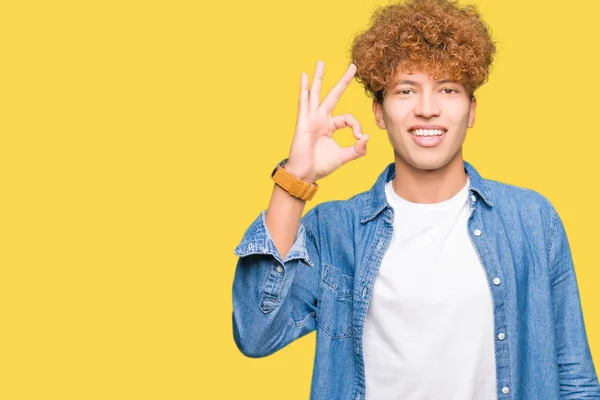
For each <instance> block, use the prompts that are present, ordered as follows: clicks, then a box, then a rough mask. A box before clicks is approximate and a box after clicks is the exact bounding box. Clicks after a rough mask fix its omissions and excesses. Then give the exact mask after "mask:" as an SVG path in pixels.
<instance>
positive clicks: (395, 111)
mask: <svg viewBox="0 0 600 400" xmlns="http://www.w3.org/2000/svg"><path fill="white" fill-rule="evenodd" d="M476 107H477V102H476V101H475V98H473V100H471V99H470V98H469V95H468V93H467V92H466V90H465V88H464V86H463V85H462V84H461V83H458V82H454V81H449V80H445V79H443V78H441V79H437V80H434V79H433V78H432V77H431V76H430V75H429V74H428V73H426V72H423V71H415V72H413V73H412V74H407V73H405V72H403V71H401V70H399V71H398V73H397V74H396V76H395V78H394V81H393V84H392V86H391V87H389V88H388V89H387V91H386V94H385V97H384V99H383V104H380V103H378V102H377V101H374V102H373V112H374V113H375V119H376V122H377V126H378V127H379V128H381V129H386V130H387V132H388V136H389V139H390V142H391V144H392V146H393V147H394V152H395V154H396V159H397V160H399V161H401V162H404V163H406V164H408V166H412V167H413V168H416V169H419V170H428V171H430V170H435V169H439V168H442V167H444V166H446V165H447V164H448V163H450V162H451V161H453V160H455V161H456V160H457V158H460V161H461V162H462V144H463V142H464V140H465V136H466V133H467V129H468V128H471V127H472V126H473V124H474V122H475V108H476Z"/></svg>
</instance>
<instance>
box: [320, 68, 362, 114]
mask: <svg viewBox="0 0 600 400" xmlns="http://www.w3.org/2000/svg"><path fill="white" fill-rule="evenodd" d="M355 74H356V65H354V64H350V66H349V67H348V69H347V70H346V72H345V73H344V76H342V79H340V81H339V82H338V83H337V84H336V85H335V86H334V87H333V88H332V89H331V90H330V91H329V93H327V96H326V97H325V100H323V102H322V103H321V107H324V109H325V110H326V111H327V113H329V114H331V112H332V111H333V109H334V108H335V105H336V104H337V102H338V101H339V100H340V98H341V97H342V94H343V93H344V91H345V90H346V88H347V87H348V85H349V84H350V82H352V78H354V75H355Z"/></svg>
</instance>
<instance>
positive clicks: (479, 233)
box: [473, 229, 481, 236]
mask: <svg viewBox="0 0 600 400" xmlns="http://www.w3.org/2000/svg"><path fill="white" fill-rule="evenodd" d="M473 234H474V235H475V236H481V231H480V230H479V229H475V231H474V232H473Z"/></svg>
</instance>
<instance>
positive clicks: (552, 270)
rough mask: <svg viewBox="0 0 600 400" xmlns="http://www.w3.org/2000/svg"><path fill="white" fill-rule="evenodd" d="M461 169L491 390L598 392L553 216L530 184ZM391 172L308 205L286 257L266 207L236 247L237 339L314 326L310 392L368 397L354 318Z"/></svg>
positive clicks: (376, 247)
mask: <svg viewBox="0 0 600 400" xmlns="http://www.w3.org/2000/svg"><path fill="white" fill-rule="evenodd" d="M465 171H466V172H467V174H468V175H469V178H470V189H469V191H470V194H469V196H470V202H471V209H472V212H471V216H470V218H469V222H468V229H469V235H470V237H471V240H472V241H473V244H474V247H475V249H476V251H477V253H478V254H479V257H480V260H481V264H482V265H483V268H484V269H485V273H486V275H487V278H488V283H489V287H490V292H491V295H492V299H493V304H494V332H495V333H494V343H495V345H494V347H495V355H496V376H497V393H498V398H499V399H506V400H509V399H511V400H551V399H600V388H599V386H598V379H597V376H596V372H595V370H594V365H593V362H592V357H591V354H590V349H589V346H588V341H587V337H586V333H585V326H584V321H583V316H582V311H581V305H580V299H579V291H578V288H577V281H576V278H575V271H574V269H573V262H572V257H571V252H570V248H569V244H568V241H567V237H566V234H565V230H564V227H563V224H562V222H561V220H560V218H559V216H558V215H557V213H556V211H555V210H554V208H553V207H552V205H551V204H550V203H549V202H548V200H546V199H545V198H544V197H542V196H541V195H539V194H537V193H536V192H534V191H531V190H527V189H522V188H518V187H515V186H510V185H507V184H503V183H499V182H495V181H491V180H487V179H483V178H482V177H481V176H480V175H479V174H478V173H477V171H476V170H475V169H474V168H473V167H472V166H471V165H470V164H468V163H466V162H465ZM394 175H395V169H394V164H390V165H389V166H388V167H387V168H386V170H385V171H384V172H383V173H382V174H381V175H380V176H379V178H378V180H377V182H376V183H375V185H374V186H373V188H372V189H371V190H369V191H367V192H364V193H360V194H358V195H356V196H354V197H352V198H351V199H349V200H345V201H331V202H326V203H322V204H319V205H317V206H315V207H314V208H313V209H311V210H310V211H308V212H307V213H306V214H305V216H304V217H303V218H302V221H301V224H300V227H299V229H298V232H297V236H296V240H295V243H294V244H293V246H292V248H291V250H290V251H289V252H288V254H287V255H286V257H285V259H281V256H280V255H279V254H278V252H277V249H276V247H275V246H274V244H273V242H272V239H271V237H270V235H269V232H268V230H267V228H266V225H265V220H264V217H265V213H264V212H263V213H262V214H261V215H260V216H259V217H258V218H257V219H256V221H254V223H253V224H252V225H251V226H250V227H249V228H248V230H247V232H246V234H245V235H244V237H243V239H242V241H241V243H240V244H239V245H238V246H237V248H236V249H235V253H236V254H237V255H238V256H239V261H238V264H237V268H236V273H235V279H234V283H233V335H234V339H235V342H236V344H237V346H238V347H239V349H240V350H241V351H242V353H244V354H245V355H247V356H249V357H263V356H267V355H269V354H271V353H273V352H275V351H277V350H279V349H281V348H282V347H284V346H285V345H287V344H288V343H290V342H291V341H293V340H295V339H297V338H299V337H301V336H304V335H306V334H307V333H309V332H311V331H313V330H316V332H317V333H316V334H317V338H316V341H317V348H316V354H315V363H314V370H313V379H312V388H311V398H312V399H326V400H333V399H353V400H354V399H365V394H366V393H365V371H364V368H365V366H364V360H363V343H362V336H363V328H364V322H365V317H366V315H367V309H368V306H369V301H370V299H371V294H372V291H373V285H374V283H375V279H376V278H377V273H378V270H379V266H380V264H381V260H382V258H383V255H384V254H385V252H386V250H387V248H388V246H389V244H390V241H391V239H392V230H393V220H394V216H393V209H392V208H391V206H390V205H389V204H388V203H387V201H386V196H385V192H384V186H385V183H386V182H388V181H390V180H391V179H393V178H394ZM398 379H402V377H398ZM448 390H449V391H451V390H452V388H451V387H450V388H448ZM366 395H367V398H368V394H366Z"/></svg>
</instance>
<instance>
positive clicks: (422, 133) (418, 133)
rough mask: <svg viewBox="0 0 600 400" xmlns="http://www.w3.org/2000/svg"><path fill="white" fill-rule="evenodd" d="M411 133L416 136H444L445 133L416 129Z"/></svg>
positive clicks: (435, 130)
mask: <svg viewBox="0 0 600 400" xmlns="http://www.w3.org/2000/svg"><path fill="white" fill-rule="evenodd" d="M411 133H412V134H413V135H415V136H442V135H443V134H444V133H445V131H443V130H440V129H415V130H414V131H411Z"/></svg>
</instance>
